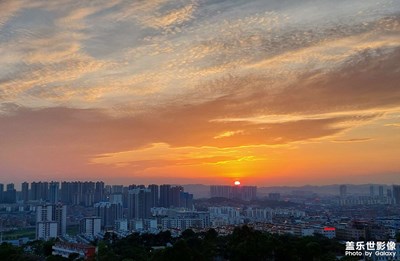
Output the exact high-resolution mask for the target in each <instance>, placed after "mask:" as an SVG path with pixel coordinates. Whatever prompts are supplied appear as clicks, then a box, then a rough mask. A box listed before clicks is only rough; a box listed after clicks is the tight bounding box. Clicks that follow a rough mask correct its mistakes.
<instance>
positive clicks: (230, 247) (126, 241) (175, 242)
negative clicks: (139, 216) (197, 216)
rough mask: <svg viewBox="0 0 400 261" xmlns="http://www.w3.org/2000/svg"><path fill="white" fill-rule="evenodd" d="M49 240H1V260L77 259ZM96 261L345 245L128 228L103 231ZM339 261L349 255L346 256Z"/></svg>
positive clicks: (309, 250)
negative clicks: (119, 232) (121, 232)
mask: <svg viewBox="0 0 400 261" xmlns="http://www.w3.org/2000/svg"><path fill="white" fill-rule="evenodd" d="M53 244H54V241H47V242H46V241H33V242H30V243H29V244H27V246H26V247H25V249H26V250H29V253H24V250H23V248H19V247H14V246H12V245H10V244H2V245H0V260H15V261H19V260H21V261H22V260H46V261H67V260H75V261H77V260H81V258H79V257H78V256H77V255H71V256H70V257H69V258H63V257H61V256H52V255H51V247H52V246H53ZM96 244H97V247H98V252H97V256H96V260H98V261H108V260H113V261H133V260H135V261H141V260H143V261H145V260H153V261H164V260H178V261H179V260H188V261H190V260H196V261H208V260H210V261H211V260H232V261H235V260H254V261H257V260H266V261H269V260H271V261H292V260H293V261H334V260H336V256H339V255H343V254H344V246H343V245H342V244H340V243H339V242H338V241H336V240H332V239H328V238H326V237H322V236H312V237H296V236H293V235H276V234H269V233H265V232H261V231H257V230H254V229H252V228H250V227H248V226H242V227H237V228H235V229H234V231H233V233H232V234H230V235H227V236H219V235H218V233H217V232H216V231H215V230H214V229H210V230H208V231H206V232H202V233H196V232H194V231H193V230H191V229H188V230H185V231H183V232H182V235H181V236H180V237H179V238H173V237H172V236H171V233H170V232H169V231H164V232H160V233H158V234H156V235H154V234H139V233H133V234H131V235H129V236H127V237H125V238H121V239H119V238H118V237H117V236H116V235H115V234H113V233H108V234H106V236H105V238H104V239H103V240H99V241H98V242H96ZM343 260H353V259H351V258H347V259H343Z"/></svg>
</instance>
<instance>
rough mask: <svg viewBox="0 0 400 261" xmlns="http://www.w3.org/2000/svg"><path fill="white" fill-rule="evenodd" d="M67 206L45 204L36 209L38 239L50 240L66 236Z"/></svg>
mask: <svg viewBox="0 0 400 261" xmlns="http://www.w3.org/2000/svg"><path fill="white" fill-rule="evenodd" d="M66 230H67V206H65V205H62V204H45V205H39V206H37V207H36V239H44V240H48V239H50V238H55V237H58V236H63V235H65V234H66Z"/></svg>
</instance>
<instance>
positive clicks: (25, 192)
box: [21, 182, 29, 203]
mask: <svg viewBox="0 0 400 261" xmlns="http://www.w3.org/2000/svg"><path fill="white" fill-rule="evenodd" d="M21 199H22V200H23V201H24V203H26V202H28V201H29V183H28V182H23V183H22V184H21Z"/></svg>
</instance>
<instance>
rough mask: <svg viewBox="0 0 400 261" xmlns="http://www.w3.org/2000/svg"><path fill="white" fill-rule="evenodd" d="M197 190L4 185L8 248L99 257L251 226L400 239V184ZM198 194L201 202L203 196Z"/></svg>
mask: <svg viewBox="0 0 400 261" xmlns="http://www.w3.org/2000/svg"><path fill="white" fill-rule="evenodd" d="M193 186H196V185H192V186H188V187H190V188H192V189H193ZM197 186H199V187H200V188H201V189H203V190H204V189H207V188H208V193H207V194H208V197H204V198H198V197H195V196H194V195H193V194H192V193H190V192H187V191H185V186H180V185H170V184H162V185H157V184H150V185H148V186H145V185H133V184H132V185H129V186H124V185H107V184H105V183H104V182H102V181H96V182H95V181H86V182H82V181H76V182H66V181H63V182H45V181H38V182H31V183H30V184H29V183H28V182H23V183H22V184H21V187H20V190H18V191H17V190H16V189H15V186H14V184H12V183H11V184H7V185H6V186H5V190H4V184H0V202H1V204H0V218H1V242H2V243H3V242H7V243H11V244H13V245H16V246H22V245H24V244H26V243H28V242H29V241H34V240H45V241H48V240H54V239H58V241H57V242H56V243H55V245H54V246H53V252H52V253H53V254H54V255H61V256H65V257H68V256H69V254H71V253H75V252H76V253H79V254H80V255H81V256H82V257H84V256H86V257H89V256H93V255H94V254H95V253H96V248H95V247H94V246H93V245H92V242H94V241H95V240H99V239H100V240H101V239H103V238H104V237H105V235H106V234H107V233H112V234H114V235H115V236H116V237H117V238H124V237H127V236H129V235H131V234H132V233H139V234H154V235H156V234H159V233H162V232H165V231H169V232H170V233H171V236H172V237H180V236H181V235H182V233H183V232H184V231H187V230H192V231H195V232H197V233H201V232H206V231H208V230H209V229H214V230H215V231H216V232H217V233H218V234H219V235H229V234H232V233H233V231H234V229H235V228H236V227H240V226H243V225H246V226H249V227H251V228H252V229H254V230H257V231H262V232H267V233H271V234H278V235H285V234H291V235H294V236H297V237H310V236H315V235H321V236H323V237H326V238H328V239H335V240H336V239H337V240H339V242H343V244H344V243H345V242H350V241H353V242H355V241H359V240H363V241H370V240H378V241H387V240H388V239H391V240H396V237H398V236H399V233H400V185H390V186H389V185H375V184H370V185H358V186H357V185H345V184H342V185H334V186H333V187H334V188H335V189H336V190H337V191H334V192H333V193H332V188H330V189H326V188H325V189H324V188H319V190H320V191H319V192H315V191H312V190H304V188H301V187H299V188H296V187H293V188H291V189H292V190H287V188H286V191H281V190H280V189H282V188H279V187H278V188H262V187H260V188H258V187H256V186H245V185H242V184H240V182H239V181H236V182H235V183H234V184H232V185H231V186H229V185H211V186H205V185H197ZM197 193H200V194H199V195H201V192H200V190H199V189H197ZM203 193H206V191H203ZM390 242H391V241H390ZM393 242H395V241H393ZM395 246H396V247H395V248H394V249H397V251H399V249H400V248H398V244H396V245H395ZM343 250H344V248H343ZM395 253H397V256H398V253H399V252H395ZM337 254H338V256H339V255H340V253H337ZM342 254H343V253H342ZM376 260H382V259H376ZM388 260H397V259H388Z"/></svg>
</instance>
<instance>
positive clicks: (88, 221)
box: [79, 217, 101, 236]
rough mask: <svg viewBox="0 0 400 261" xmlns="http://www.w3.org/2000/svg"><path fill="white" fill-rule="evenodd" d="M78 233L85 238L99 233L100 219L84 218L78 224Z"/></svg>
mask: <svg viewBox="0 0 400 261" xmlns="http://www.w3.org/2000/svg"><path fill="white" fill-rule="evenodd" d="M79 232H80V233H81V234H84V235H87V236H96V235H97V234H98V233H100V232H101V218H99V217H86V218H83V219H81V221H80V222H79Z"/></svg>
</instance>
